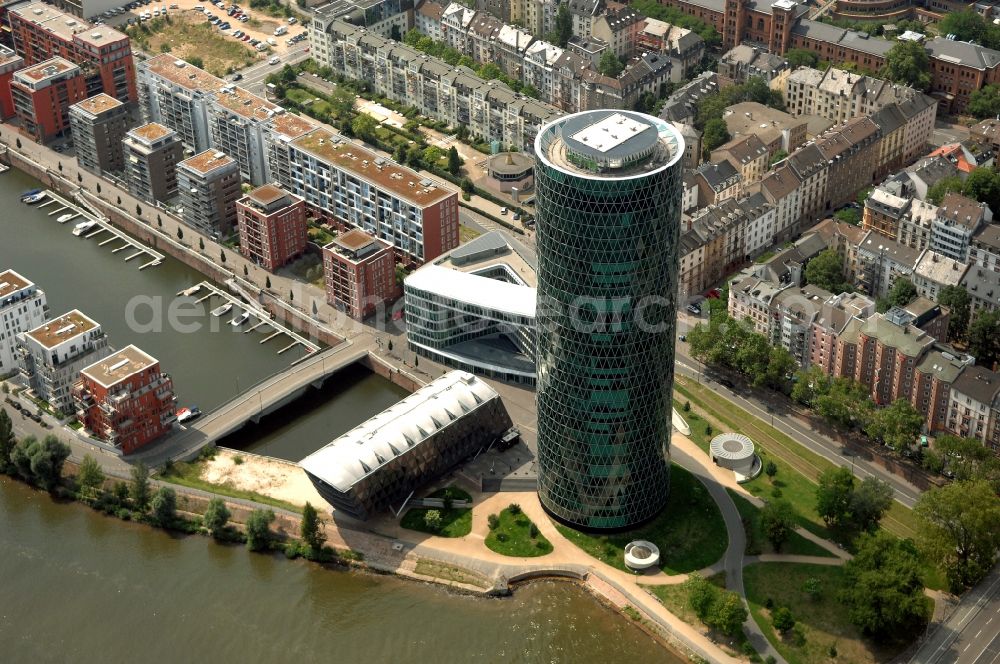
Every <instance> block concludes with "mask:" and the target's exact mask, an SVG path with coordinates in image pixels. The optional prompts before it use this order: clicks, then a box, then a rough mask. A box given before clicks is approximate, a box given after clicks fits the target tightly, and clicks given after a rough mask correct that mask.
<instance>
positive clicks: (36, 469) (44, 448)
mask: <svg viewBox="0 0 1000 664" xmlns="http://www.w3.org/2000/svg"><path fill="white" fill-rule="evenodd" d="M69 453H70V449H69V445H67V444H66V443H64V442H62V441H61V440H59V439H58V438H56V437H55V436H51V435H50V436H46V437H45V439H44V440H42V441H38V439H36V438H35V437H34V436H28V437H26V438H22V439H21V440H20V441H18V442H17V444H15V445H14V448H13V449H12V450H11V451H10V461H11V464H12V465H13V467H14V469H15V470H16V471H17V474H18V475H20V476H21V477H22V478H23V479H24V480H26V481H29V482H32V483H33V484H36V485H37V486H39V487H41V488H42V489H45V490H46V491H52V490H53V489H55V488H56V487H57V486H59V482H60V481H61V479H62V468H63V464H64V463H65V462H66V459H67V458H68V457H69Z"/></svg>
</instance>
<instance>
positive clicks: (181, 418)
mask: <svg viewBox="0 0 1000 664" xmlns="http://www.w3.org/2000/svg"><path fill="white" fill-rule="evenodd" d="M199 415H201V410H200V409H199V408H198V406H192V407H191V408H181V409H180V410H178V411H177V421H178V422H180V423H182V424H183V423H184V422H190V421H191V420H193V419H195V418H196V417H198V416H199Z"/></svg>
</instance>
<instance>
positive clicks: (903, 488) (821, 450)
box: [676, 343, 920, 508]
mask: <svg viewBox="0 0 1000 664" xmlns="http://www.w3.org/2000/svg"><path fill="white" fill-rule="evenodd" d="M682 346H683V344H681V343H678V348H677V362H676V366H677V372H678V373H679V374H681V375H684V376H687V377H689V378H696V379H698V380H699V381H700V382H702V383H705V384H706V385H709V386H710V387H711V388H712V390H713V391H714V392H715V393H716V394H717V395H718V396H719V397H721V398H723V399H725V400H727V401H729V402H730V403H732V404H734V405H736V406H739V407H740V408H742V409H744V410H746V411H748V412H750V413H752V414H753V415H756V416H757V417H759V418H760V419H761V420H763V421H764V422H768V423H770V424H771V425H772V426H773V427H774V428H775V429H777V430H778V431H781V432H782V433H784V434H787V435H789V436H791V437H792V438H793V439H794V440H795V441H796V442H797V443H799V444H800V445H802V446H803V447H805V448H806V449H808V450H810V451H811V452H814V453H815V454H818V455H819V456H821V457H823V458H824V459H826V460H827V461H829V462H831V463H833V464H835V465H837V466H843V467H845V468H852V470H853V472H854V474H855V475H856V476H857V477H859V478H861V479H864V478H866V477H870V476H874V477H878V478H880V479H883V480H885V481H887V482H889V483H890V484H891V485H892V488H893V489H894V491H895V495H896V500H897V501H898V502H899V503H900V504H902V505H904V506H906V507H909V508H912V507H913V506H914V505H915V504H916V502H917V499H918V498H919V497H920V490H919V489H918V488H917V487H915V486H913V485H912V484H910V483H909V482H907V481H906V480H905V479H903V478H901V477H899V476H898V475H896V474H894V473H892V472H890V471H888V470H886V469H885V468H882V467H881V466H879V465H878V464H875V463H872V462H869V461H866V460H865V459H862V458H860V457H856V456H855V457H848V456H846V455H844V454H843V453H842V449H843V446H842V445H841V444H840V443H839V442H837V441H835V440H831V439H829V438H827V437H826V436H824V435H822V434H819V433H817V432H815V431H813V430H812V429H811V428H810V427H809V426H808V425H806V424H804V423H802V422H801V421H800V420H799V419H798V418H797V417H795V416H794V415H789V414H787V413H785V412H783V411H784V409H783V408H782V412H781V413H780V414H779V412H778V409H777V408H776V407H775V405H774V404H773V403H769V402H768V400H767V399H765V398H762V397H760V396H757V395H755V394H752V393H749V394H746V395H745V394H741V393H738V392H736V391H735V390H730V389H727V388H725V387H723V386H722V385H719V384H718V383H717V382H715V381H713V380H712V378H711V377H710V376H708V375H706V374H705V372H704V371H703V370H702V368H701V363H700V362H698V361H697V360H695V359H693V358H691V357H688V356H687V355H686V354H685V353H684V349H683V347H682ZM775 415H778V417H775Z"/></svg>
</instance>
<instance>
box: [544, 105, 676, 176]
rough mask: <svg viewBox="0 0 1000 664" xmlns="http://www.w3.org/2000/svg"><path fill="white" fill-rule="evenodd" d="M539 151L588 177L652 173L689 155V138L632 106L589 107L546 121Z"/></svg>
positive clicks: (566, 169)
mask: <svg viewBox="0 0 1000 664" xmlns="http://www.w3.org/2000/svg"><path fill="white" fill-rule="evenodd" d="M535 151H536V153H537V154H538V156H539V157H540V158H541V159H542V160H543V161H545V162H547V163H548V164H549V165H550V166H552V167H554V168H557V169H559V170H560V171H563V172H566V173H569V174H572V175H579V176H583V177H601V178H615V179H619V178H631V177H637V176H641V175H648V174H650V173H652V172H654V171H657V170H660V169H662V168H665V167H667V166H668V165H670V164H672V163H674V162H676V161H677V160H678V159H679V158H680V157H681V156H682V155H683V154H684V139H683V138H681V135H680V133H678V132H677V130H675V129H674V128H673V127H672V126H670V124H668V123H667V122H664V121H663V120H660V119H658V118H654V117H652V116H650V115H645V114H643V113H634V112H632V111H615V110H602V111H584V112H582V113H575V114H573V115H569V116H566V117H564V118H560V119H558V120H556V121H554V122H552V123H550V124H548V125H547V126H545V127H544V128H543V129H542V130H541V131H540V132H539V134H538V138H536V139H535Z"/></svg>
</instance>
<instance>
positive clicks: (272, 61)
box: [267, 55, 281, 65]
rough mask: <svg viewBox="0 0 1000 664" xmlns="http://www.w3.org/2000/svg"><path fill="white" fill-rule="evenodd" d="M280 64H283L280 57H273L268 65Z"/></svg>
mask: <svg viewBox="0 0 1000 664" xmlns="http://www.w3.org/2000/svg"><path fill="white" fill-rule="evenodd" d="M279 62H281V59H280V58H279V57H278V56H276V55H272V56H271V57H270V59H269V60H268V61H267V64H269V65H276V64H278V63H279Z"/></svg>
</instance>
